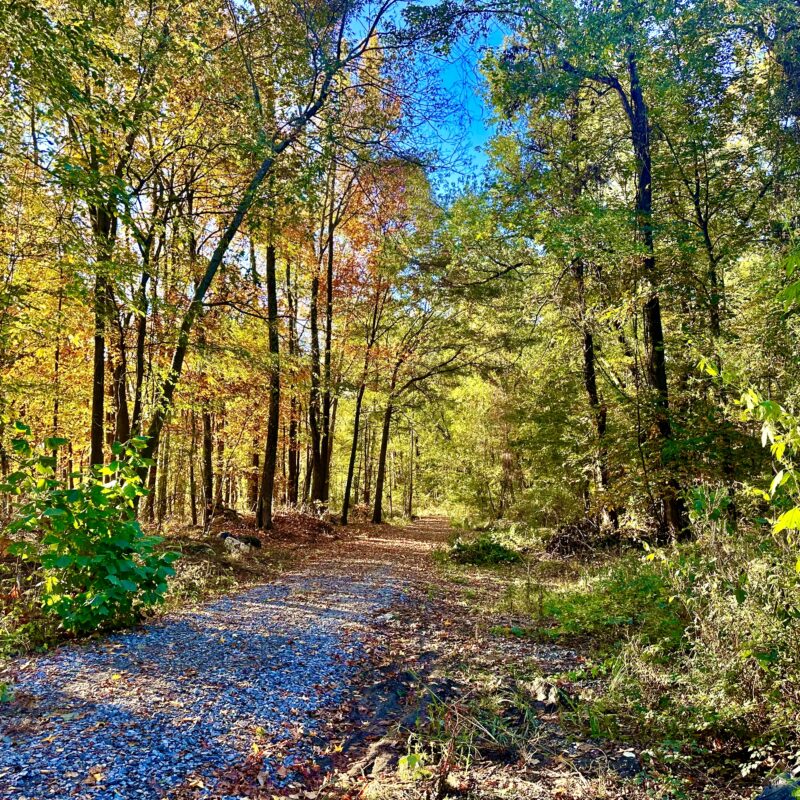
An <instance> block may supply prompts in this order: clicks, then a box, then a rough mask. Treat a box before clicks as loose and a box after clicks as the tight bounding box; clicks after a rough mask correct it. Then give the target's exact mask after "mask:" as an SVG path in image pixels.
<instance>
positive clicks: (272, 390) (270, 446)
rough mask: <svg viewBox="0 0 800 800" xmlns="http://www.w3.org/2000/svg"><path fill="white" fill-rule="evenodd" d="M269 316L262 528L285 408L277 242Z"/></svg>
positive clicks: (268, 519)
mask: <svg viewBox="0 0 800 800" xmlns="http://www.w3.org/2000/svg"><path fill="white" fill-rule="evenodd" d="M267 318H268V323H269V352H270V355H271V356H272V364H271V365H270V366H271V371H270V379H269V420H268V428H267V442H266V445H265V448H264V472H263V473H262V477H261V493H260V496H259V502H258V511H257V513H256V524H257V525H258V527H259V528H263V529H264V530H270V529H271V528H272V495H273V491H274V487H275V466H276V463H277V458H278V426H279V424H280V408H281V405H280V403H281V394H280V392H281V373H280V343H279V340H278V288H277V281H276V279H275V246H274V245H273V244H270V245H269V246H268V247H267Z"/></svg>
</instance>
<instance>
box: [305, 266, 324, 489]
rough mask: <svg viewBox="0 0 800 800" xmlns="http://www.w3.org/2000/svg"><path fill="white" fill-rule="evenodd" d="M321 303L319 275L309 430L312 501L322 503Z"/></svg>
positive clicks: (315, 293) (314, 306)
mask: <svg viewBox="0 0 800 800" xmlns="http://www.w3.org/2000/svg"><path fill="white" fill-rule="evenodd" d="M318 301H319V275H318V274H317V275H314V277H313V278H312V280H311V308H310V326H311V396H310V398H309V404H308V428H309V432H310V434H311V457H312V475H311V501H312V502H313V503H322V501H323V495H324V491H325V471H324V466H323V454H322V434H321V432H320V353H319V322H318V314H317V303H318Z"/></svg>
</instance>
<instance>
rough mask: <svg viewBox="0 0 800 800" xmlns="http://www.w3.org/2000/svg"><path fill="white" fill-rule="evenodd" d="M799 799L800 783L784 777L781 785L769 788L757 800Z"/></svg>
mask: <svg viewBox="0 0 800 800" xmlns="http://www.w3.org/2000/svg"><path fill="white" fill-rule="evenodd" d="M797 797H800V781H798V780H796V779H794V778H791V777H790V776H788V775H783V776H781V778H780V779H779V783H776V784H775V785H774V786H768V787H767V788H766V789H764V791H763V792H761V794H760V795H759V796H758V797H757V798H756V800H796V798H797Z"/></svg>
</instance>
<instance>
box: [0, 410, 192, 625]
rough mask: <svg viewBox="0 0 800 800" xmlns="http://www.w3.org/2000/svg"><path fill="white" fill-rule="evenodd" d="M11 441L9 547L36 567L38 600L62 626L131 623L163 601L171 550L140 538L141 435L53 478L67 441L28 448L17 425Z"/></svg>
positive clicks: (1, 487) (3, 487) (6, 488)
mask: <svg viewBox="0 0 800 800" xmlns="http://www.w3.org/2000/svg"><path fill="white" fill-rule="evenodd" d="M15 431H16V433H17V438H15V439H14V440H13V442H12V444H13V448H14V451H15V452H16V454H17V455H18V457H19V458H20V463H19V468H18V469H17V471H15V472H14V473H12V474H11V475H9V476H8V478H7V479H6V483H4V484H0V492H3V493H6V494H10V495H11V496H12V497H13V498H14V509H13V517H12V522H11V523H10V524H9V526H8V531H9V533H11V534H12V535H14V534H16V535H18V536H21V537H22V538H21V540H19V541H16V542H15V543H13V544H11V545H10V546H9V548H8V549H9V551H10V552H11V553H12V554H14V555H17V556H19V557H21V558H22V559H23V560H27V561H30V562H32V563H34V564H35V565H37V568H38V569H40V570H41V572H42V578H43V592H42V604H43V607H44V610H45V611H46V612H48V613H52V614H55V615H57V616H58V617H59V618H60V621H61V626H62V627H63V628H65V629H68V630H73V631H78V632H86V631H91V630H94V629H96V628H98V627H110V626H115V625H121V624H128V623H130V622H133V621H135V620H136V619H137V618H138V617H139V615H140V614H141V611H142V610H143V609H144V608H146V607H148V606H152V605H154V604H157V603H160V602H162V601H163V598H164V595H165V594H166V591H167V579H168V578H169V577H170V576H171V575H174V574H175V573H174V570H173V569H172V567H171V566H170V564H171V563H172V562H173V561H175V560H176V559H177V558H178V557H179V556H178V554H177V553H158V552H156V549H155V548H156V546H157V545H158V544H159V543H160V542H161V541H162V540H161V538H160V537H157V536H146V535H145V534H144V533H143V532H142V529H141V527H140V525H139V523H138V522H137V520H136V511H135V508H136V502H137V500H138V498H139V497H142V496H143V495H145V494H146V493H147V490H146V489H145V488H144V486H143V485H142V481H141V477H140V470H141V469H142V468H143V467H146V466H147V465H148V462H147V461H146V460H145V459H143V458H142V457H141V455H140V454H141V451H142V450H143V449H144V447H145V440H144V439H143V438H141V437H139V438H134V439H132V440H131V441H130V442H129V443H128V444H126V445H120V444H115V445H114V447H113V453H114V457H115V458H114V460H113V461H112V462H111V463H110V464H108V465H105V466H97V467H94V468H93V469H92V471H91V472H90V473H89V474H88V475H81V474H80V473H73V474H72V475H70V476H68V477H67V479H66V481H65V480H63V479H60V478H58V477H57V476H56V465H57V461H56V455H55V454H56V452H57V450H58V448H60V447H62V446H63V445H64V444H66V440H64V439H58V438H52V439H47V440H45V442H44V444H43V445H42V446H40V447H37V448H34V447H32V446H31V444H30V442H29V440H28V437H29V436H30V429H29V428H28V427H27V426H24V425H21V424H20V423H17V424H16V426H15Z"/></svg>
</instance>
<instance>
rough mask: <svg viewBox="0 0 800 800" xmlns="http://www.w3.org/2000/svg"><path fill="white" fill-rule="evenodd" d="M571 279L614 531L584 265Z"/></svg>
mask: <svg viewBox="0 0 800 800" xmlns="http://www.w3.org/2000/svg"><path fill="white" fill-rule="evenodd" d="M572 269H573V275H574V277H575V283H576V286H577V290H578V319H579V323H580V328H581V336H582V340H583V342H582V345H583V347H582V349H583V386H584V389H585V390H586V395H587V397H588V398H589V407H590V408H591V410H592V418H593V420H594V430H595V435H596V437H597V451H596V456H595V458H596V463H595V475H596V484H597V488H598V489H599V491H600V493H601V494H602V495H603V496H604V497H603V499H602V509H601V516H602V521H603V523H604V524H605V525H606V526H610V527H613V528H616V527H617V512H616V510H615V509H613V508H610V507H609V505H608V502H607V499H606V497H605V496H606V495H607V494H608V490H609V485H610V477H609V470H608V449H607V447H606V429H607V422H608V411H607V409H606V406H605V403H603V402H602V401H601V399H600V392H599V391H598V388H597V371H596V368H595V348H594V334H593V332H592V328H591V324H590V322H589V319H588V316H587V311H586V283H585V265H584V263H583V261H581V260H577V261H575V263H574V264H573V267H572Z"/></svg>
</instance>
